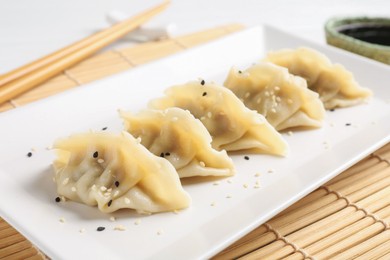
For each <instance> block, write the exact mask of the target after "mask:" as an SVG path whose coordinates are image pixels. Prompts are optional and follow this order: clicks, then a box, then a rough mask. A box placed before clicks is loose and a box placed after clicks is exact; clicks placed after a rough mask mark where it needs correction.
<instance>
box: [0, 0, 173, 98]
mask: <svg viewBox="0 0 390 260" xmlns="http://www.w3.org/2000/svg"><path fill="white" fill-rule="evenodd" d="M168 4H169V1H164V2H163V3H161V4H159V5H157V6H155V7H153V8H151V9H148V10H146V11H144V12H142V13H140V14H138V15H136V16H134V17H131V18H129V19H127V20H125V21H123V22H120V23H118V24H116V25H114V26H112V27H110V28H107V29H105V30H104V31H101V32H99V33H96V34H94V35H92V36H90V37H88V38H86V39H84V40H81V41H79V42H77V43H75V44H73V45H71V46H68V47H65V48H63V49H61V50H59V51H57V52H54V53H53V54H50V55H48V56H46V57H43V58H41V59H39V60H37V61H35V62H32V63H30V64H27V65H25V66H23V67H21V68H19V69H16V70H14V71H11V72H9V73H7V74H4V75H3V76H1V77H0V83H1V82H3V85H2V84H0V104H2V103H3V102H6V101H8V100H10V99H11V98H13V97H15V96H17V95H20V94H22V93H24V92H26V91H27V90H30V89H31V88H33V87H35V86H36V85H38V84H40V83H42V82H44V81H46V80H47V79H49V78H51V77H53V76H54V75H56V74H58V73H60V72H62V71H63V70H65V69H66V68H69V67H71V66H72V65H74V64H76V63H78V62H80V61H81V60H83V59H85V58H87V57H88V56H90V55H92V54H93V53H95V52H96V51H98V50H100V49H102V48H103V47H105V46H107V45H109V44H110V43H112V42H114V41H116V40H117V39H119V38H121V37H123V36H124V35H126V34H127V33H129V32H130V31H132V30H134V29H136V28H137V27H139V26H140V25H141V24H143V23H145V22H146V21H147V20H149V19H150V18H152V17H153V16H155V15H156V14H158V13H159V12H161V11H163V10H164V9H165V8H166V7H167V6H168Z"/></svg>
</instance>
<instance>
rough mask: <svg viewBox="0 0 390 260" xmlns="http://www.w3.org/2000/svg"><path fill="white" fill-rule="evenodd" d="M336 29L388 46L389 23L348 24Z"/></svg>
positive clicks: (389, 35) (389, 41)
mask: <svg viewBox="0 0 390 260" xmlns="http://www.w3.org/2000/svg"><path fill="white" fill-rule="evenodd" d="M338 31H339V32H340V33H342V34H345V35H347V36H350V37H353V38H355V39H359V40H361V41H365V42H369V43H374V44H379V45H384V46H390V25H372V24H350V25H347V26H342V27H340V28H338Z"/></svg>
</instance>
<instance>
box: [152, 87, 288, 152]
mask: <svg viewBox="0 0 390 260" xmlns="http://www.w3.org/2000/svg"><path fill="white" fill-rule="evenodd" d="M149 106H150V107H151V108H156V109H166V108H169V107H180V108H182V109H187V110H189V111H190V112H191V114H193V115H194V116H195V117H196V118H198V119H200V121H201V122H202V123H203V125H204V126H206V128H207V130H208V131H209V133H210V135H211V137H212V139H213V141H212V146H213V147H214V148H215V149H218V150H221V149H225V150H226V151H240V150H241V151H242V150H253V151H255V152H263V153H270V154H276V155H285V154H286V152H287V143H286V142H285V141H284V140H283V138H282V137H281V135H280V134H279V133H278V132H277V131H276V130H275V129H274V128H273V127H272V126H271V125H270V124H269V123H268V122H267V120H266V119H265V118H264V116H262V115H260V114H259V113H257V112H256V111H252V110H249V109H248V108H247V107H245V105H244V104H243V103H242V102H241V101H240V100H239V99H238V98H237V97H236V96H235V95H234V93H233V92H231V91H230V90H229V89H227V88H225V87H222V86H218V85H216V84H212V83H207V84H206V83H205V82H204V80H202V81H200V82H199V81H193V82H189V83H187V84H184V85H179V86H173V87H170V88H168V89H167V90H166V91H165V96H164V97H162V98H159V99H156V100H153V101H152V102H151V103H150V104H149Z"/></svg>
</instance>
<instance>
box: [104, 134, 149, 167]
mask: <svg viewBox="0 0 390 260" xmlns="http://www.w3.org/2000/svg"><path fill="white" fill-rule="evenodd" d="M135 141H136V142H137V143H138V144H140V143H141V141H142V139H141V137H137V139H135ZM98 162H99V160H98Z"/></svg>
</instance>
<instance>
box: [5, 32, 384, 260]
mask: <svg viewBox="0 0 390 260" xmlns="http://www.w3.org/2000/svg"><path fill="white" fill-rule="evenodd" d="M241 28H242V27H241V26H239V25H228V26H222V27H219V28H215V29H212V30H208V31H206V32H201V33H197V34H192V35H188V36H182V37H177V38H174V39H168V40H164V41H160V42H153V43H146V44H141V45H137V46H135V47H131V48H126V49H120V50H113V51H107V52H104V53H99V54H97V55H95V56H93V57H91V58H90V59H88V60H85V61H83V62H81V63H79V64H78V65H76V66H74V67H72V68H70V69H68V70H66V71H64V72H63V73H62V74H61V75H58V76H57V77H55V78H53V79H51V80H49V81H47V82H45V83H44V84H42V85H40V86H39V87H38V88H36V89H33V90H31V91H29V92H27V93H25V94H24V95H22V96H20V97H18V98H16V99H13V100H10V101H9V102H7V103H5V104H3V105H1V106H0V112H1V111H6V110H9V109H12V108H14V107H17V106H21V105H24V104H26V103H29V102H31V101H34V100H38V99H41V98H43V97H47V96H50V95H53V94H56V93H58V92H60V91H64V90H67V89H71V88H75V87H78V86H79V85H81V84H84V83H87V82H90V81H93V80H96V79H99V78H102V77H105V76H107V75H111V74H114V73H117V72H120V71H123V70H127V69H131V68H132V67H134V66H138V65H140V64H144V63H146V62H149V61H152V60H156V59H158V58H162V57H165V56H168V55H171V54H174V53H177V52H179V51H182V50H184V49H187V48H190V47H192V46H195V45H197V44H200V43H203V42H207V41H210V40H213V39H217V38H219V37H221V36H223V35H226V34H229V33H230V32H233V31H237V30H239V29H241ZM389 221H390V144H388V145H386V146H384V147H382V148H381V149H379V150H377V151H376V152H374V153H373V154H372V155H370V156H368V157H366V158H365V159H363V160H361V161H360V162H359V163H357V164H356V165H354V166H352V167H350V168H349V169H347V170H346V171H344V172H343V173H341V174H340V175H338V176H337V177H335V178H333V179H332V180H330V181H329V182H328V183H326V184H325V185H324V186H323V187H320V188H319V189H317V190H315V191H313V192H312V193H311V194H309V195H308V196H306V197H305V198H303V199H301V200H300V201H298V202H297V203H295V204H294V205H292V206H291V207H289V208H288V209H286V210H285V211H283V212H281V213H279V214H278V215H277V216H276V217H274V218H273V219H271V220H269V221H268V222H267V223H266V224H264V225H261V226H259V227H258V228H257V229H255V230H254V231H252V232H250V233H249V234H248V235H246V236H244V237H243V238H241V239H240V240H238V241H237V242H236V243H234V244H233V245H231V246H230V247H228V248H226V249H225V250H223V251H222V252H220V253H219V254H218V255H217V256H215V257H214V259H233V258H242V259H282V258H283V259H305V258H309V257H313V258H315V259H329V258H332V259H352V258H356V259H390V231H389V229H387V227H388V222H389ZM0 258H1V259H31V260H33V259H34V260H35V259H44V258H45V256H44V255H43V254H41V253H40V252H39V251H38V250H37V249H36V248H35V247H34V246H33V245H31V243H30V242H29V241H27V240H26V239H25V238H24V237H23V236H21V235H20V234H19V233H17V231H16V230H15V229H13V228H12V227H10V226H9V225H8V223H6V222H5V221H4V220H2V219H1V218H0Z"/></svg>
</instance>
